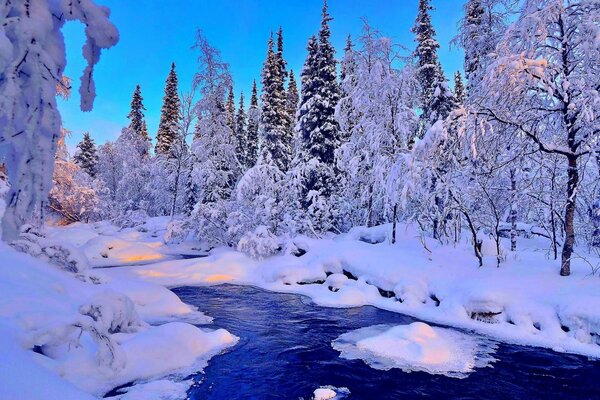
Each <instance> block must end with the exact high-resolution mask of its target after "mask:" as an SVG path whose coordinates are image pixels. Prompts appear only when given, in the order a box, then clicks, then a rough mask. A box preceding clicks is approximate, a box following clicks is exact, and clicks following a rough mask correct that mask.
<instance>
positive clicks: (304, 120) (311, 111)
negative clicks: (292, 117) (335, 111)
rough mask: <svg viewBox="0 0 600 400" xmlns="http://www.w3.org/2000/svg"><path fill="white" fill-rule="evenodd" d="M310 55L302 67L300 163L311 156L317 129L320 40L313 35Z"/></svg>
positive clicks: (309, 44)
mask: <svg viewBox="0 0 600 400" xmlns="http://www.w3.org/2000/svg"><path fill="white" fill-rule="evenodd" d="M306 49H307V50H308V55H307V56H306V61H305V62H304V66H303V67H302V74H301V84H302V85H301V97H300V104H299V106H298V123H297V124H296V130H297V133H298V140H299V142H300V144H299V153H298V154H297V158H299V160H297V161H298V162H299V163H306V162H308V160H309V159H310V158H311V155H310V147H311V140H312V139H311V136H312V134H313V132H314V131H315V130H316V128H317V125H316V122H317V119H316V116H315V112H316V109H315V108H314V97H315V96H316V95H317V93H318V91H319V86H318V84H317V69H318V60H319V42H318V41H317V38H316V37H314V36H312V37H311V38H310V39H309V40H308V45H307V46H306Z"/></svg>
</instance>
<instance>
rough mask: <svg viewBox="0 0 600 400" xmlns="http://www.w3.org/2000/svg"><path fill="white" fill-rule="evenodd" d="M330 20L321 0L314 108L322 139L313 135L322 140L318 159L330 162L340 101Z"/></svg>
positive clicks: (335, 136) (324, 4)
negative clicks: (316, 87)
mask: <svg viewBox="0 0 600 400" xmlns="http://www.w3.org/2000/svg"><path fill="white" fill-rule="evenodd" d="M331 20H333V18H331V16H330V15H329V13H328V12H327V0H324V1H323V13H322V19H321V29H320V30H319V54H318V61H317V62H318V64H317V68H318V71H317V86H318V87H319V92H320V96H317V97H316V98H315V100H316V101H315V107H316V109H317V115H318V117H319V121H318V122H317V127H318V128H319V134H320V135H321V136H322V138H321V139H319V138H318V137H315V139H313V140H314V142H315V144H317V143H319V142H320V143H321V144H320V145H319V146H318V147H319V150H318V151H319V152H320V153H321V154H320V156H321V159H322V161H323V162H324V163H326V164H328V165H333V164H334V162H335V160H334V154H335V149H336V147H337V146H339V127H338V123H337V121H336V119H335V107H336V106H337V103H338V102H339V100H340V89H339V85H338V82H337V70H336V64H337V62H336V60H335V49H334V48H333V45H332V44H331V31H330V30H329V21H331Z"/></svg>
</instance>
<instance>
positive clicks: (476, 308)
mask: <svg viewBox="0 0 600 400" xmlns="http://www.w3.org/2000/svg"><path fill="white" fill-rule="evenodd" d="M62 229H68V228H62ZM106 231H107V232H108V231H109V230H108V229H107V230H106ZM390 231H391V227H390V226H389V225H384V226H379V227H374V228H355V229H354V230H352V231H351V232H350V233H348V234H342V235H338V236H334V237H329V238H323V239H310V238H307V237H298V238H296V239H294V240H293V241H292V242H293V244H294V245H295V246H296V247H297V248H299V249H300V248H301V249H303V250H305V251H306V254H304V255H302V256H300V257H296V256H294V255H293V254H291V253H285V254H283V255H277V256H272V257H269V258H266V259H263V260H254V259H251V258H250V257H248V256H246V255H244V254H242V253H240V252H237V251H235V250H232V249H230V248H224V247H223V248H216V249H214V250H212V251H211V253H210V255H209V256H208V257H204V258H196V259H185V260H166V261H160V262H157V263H153V264H148V265H138V266H134V267H124V268H116V269H108V270H102V272H103V273H104V275H105V276H106V277H107V278H111V279H112V282H119V281H123V282H129V281H136V282H137V278H141V279H142V280H143V281H145V282H149V283H152V284H158V285H163V286H167V287H177V286H189V285H199V286H201V285H217V284H222V283H232V284H242V285H255V286H258V287H261V288H264V289H267V290H272V291H278V292H285V293H297V294H302V295H306V296H309V297H310V298H311V299H312V300H313V301H314V302H315V303H316V304H318V305H322V306H328V307H358V306H364V305H371V306H375V307H379V308H382V309H386V310H390V311H394V312H399V313H403V314H407V315H411V316H414V317H416V318H418V319H421V320H424V321H427V322H433V323H436V324H441V325H448V326H452V327H457V328H462V329H467V330H473V331H475V332H477V333H479V334H482V335H486V336H489V337H491V338H494V339H497V340H501V341H505V342H510V343H515V344H523V345H532V346H540V347H545V348H550V349H554V350H557V351H562V352H568V353H575V354H583V355H587V356H592V357H599V356H600V346H599V344H598V342H599V341H598V337H599V336H600V298H599V296H598V295H597V293H598V292H599V291H600V280H598V278H597V277H596V276H593V275H591V274H590V267H589V265H588V264H587V263H586V262H585V261H583V260H573V264H574V266H573V275H572V276H571V277H569V278H564V277H560V276H559V275H558V273H557V271H558V270H559V268H560V264H559V261H555V260H548V259H547V257H546V254H547V251H546V250H545V249H546V242H545V241H544V240H543V239H541V238H539V237H533V238H529V239H525V238H519V249H520V250H519V252H518V253H511V252H508V253H507V260H506V262H504V263H503V264H502V265H501V267H500V268H496V263H495V261H496V260H495V257H493V256H489V257H484V267H482V268H477V261H476V260H475V258H474V257H473V256H472V249H471V247H470V245H469V244H468V243H467V242H466V241H464V242H463V243H461V244H459V245H457V246H444V245H440V244H439V242H437V241H434V240H431V239H427V238H424V239H422V238H421V235H420V234H419V233H418V231H417V230H416V228H415V227H413V226H409V225H399V227H398V236H397V239H398V241H397V243H396V244H395V245H390V243H389V241H388V240H385V241H383V242H382V243H375V244H370V243H366V242H365V241H363V240H364V238H375V239H377V238H382V237H383V238H385V237H387V236H386V235H387V234H386V232H390ZM148 240H151V238H149V239H148ZM421 240H424V241H425V243H426V245H427V248H428V249H429V251H427V250H425V249H424V248H423V244H422V242H421ZM503 240H505V239H503ZM506 240H508V239H506ZM378 241H379V240H376V241H375V242H378ZM83 247H85V245H83ZM292 247H293V246H292ZM588 261H589V262H591V263H594V262H598V261H600V260H596V259H593V258H589V259H588ZM95 271H97V270H95ZM113 284H114V283H113ZM119 290H125V289H123V288H122V287H119ZM132 290H133V289H132ZM125 292H126V293H128V292H127V291H126V290H125ZM132 296H133V298H134V299H135V296H134V295H132ZM138 309H142V310H143V307H140V306H138ZM182 312H183V313H185V310H182ZM140 313H142V314H143V311H140Z"/></svg>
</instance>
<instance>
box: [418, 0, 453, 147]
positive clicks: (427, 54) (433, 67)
mask: <svg viewBox="0 0 600 400" xmlns="http://www.w3.org/2000/svg"><path fill="white" fill-rule="evenodd" d="M432 10H433V7H432V6H431V0H419V12H418V14H417V19H416V21H415V26H414V27H413V29H412V31H413V33H414V34H415V41H416V42H417V48H416V50H415V53H414V55H415V57H416V59H417V79H418V81H419V83H420V84H421V96H420V97H421V110H422V112H423V113H422V118H421V123H420V126H419V131H418V132H417V136H418V137H422V136H423V135H424V133H425V131H427V129H428V128H429V127H430V126H431V125H432V124H433V123H435V120H433V121H432V119H431V118H430V115H431V113H432V105H431V101H432V97H433V95H434V93H435V91H436V88H437V85H439V84H441V83H442V82H445V81H446V78H445V77H444V74H443V72H442V66H441V64H440V60H439V57H438V53H437V51H438V49H439V48H440V44H439V43H438V41H437V39H436V32H435V29H434V27H433V24H432V22H431V11H432Z"/></svg>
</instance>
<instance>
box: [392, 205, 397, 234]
mask: <svg viewBox="0 0 600 400" xmlns="http://www.w3.org/2000/svg"><path fill="white" fill-rule="evenodd" d="M397 216H398V204H394V221H393V222H392V244H395V243H396V224H397V222H396V220H397Z"/></svg>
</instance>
